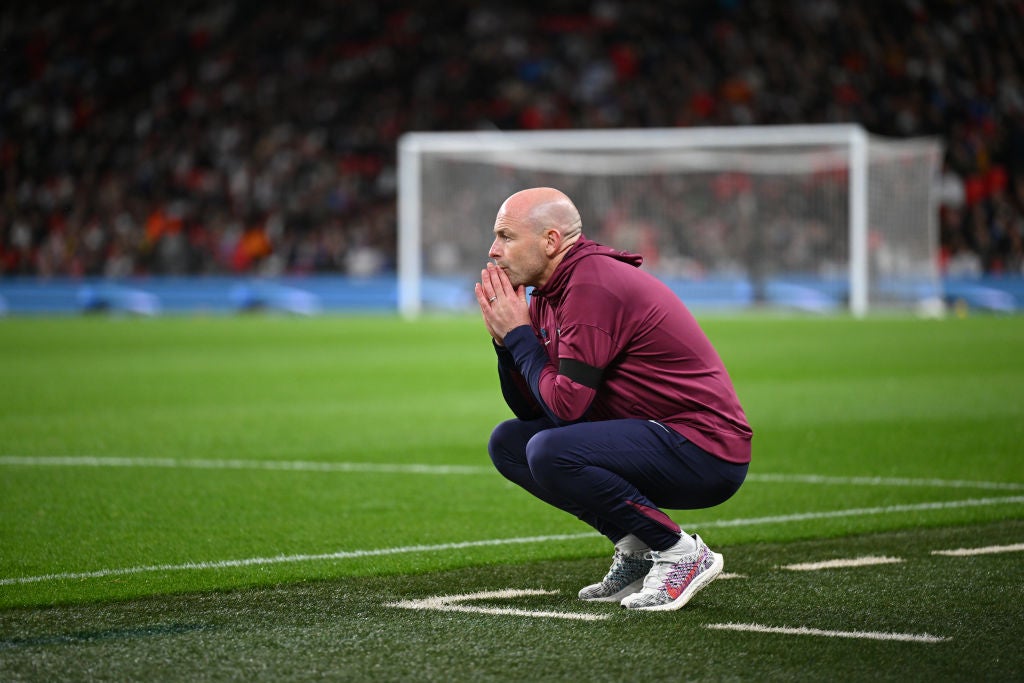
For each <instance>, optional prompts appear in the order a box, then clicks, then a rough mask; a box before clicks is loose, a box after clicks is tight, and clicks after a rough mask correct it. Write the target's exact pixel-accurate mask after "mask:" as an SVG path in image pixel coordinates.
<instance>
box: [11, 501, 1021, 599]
mask: <svg viewBox="0 0 1024 683" xmlns="http://www.w3.org/2000/svg"><path fill="white" fill-rule="evenodd" d="M1021 503H1024V496H1007V497H1003V498H978V499H967V500H960V501H944V502H941V503H918V504H916V505H892V506H889V507H878V508H860V509H852V510H833V511H829V512H805V513H800V514H795V515H777V516H772V517H751V518H746V519H727V520H719V521H715V522H704V523H700V524H692V525H688V526H692V527H695V528H712V527H735V526H755V525H759V524H779V523H786V522H803V521H808V520H814V519H831V518H836V517H853V516H860V515H877V514H889V513H897V512H917V511H925V510H948V509H954V508H964V507H978V506H987V505H1019V504H1021ZM597 536H598V534H597V532H586V533H579V534H557V535H550V536H528V537H520V538H495V539H485V540H481V541H462V542H458V543H439V544H436V545H411V546H401V547H395V548H378V549H374V550H343V551H339V552H335V553H322V554H313V555H309V554H303V555H278V556H275V557H251V558H246V559H241V560H220V561H212V562H186V563H182V564H160V565H150V566H140V567H125V568H115V569H98V570H95V571H89V572H77V573H76V572H66V573H61V574H44V575H40V576H19V577H10V578H3V579H0V586H10V585H18V584H28V583H41V582H45V581H71V580H79V579H99V578H104V577H107V576H128V575H132V574H143V573H147V572H177V571H194V570H206V569H231V568H235V567H251V566H266V565H274V564H285V563H296V562H318V561H331V560H347V559H353V558H360V557H376V556H381V555H401V554H406V553H422V552H440V551H446V550H461V549H464V548H477V547H485V546H502V545H517V544H528V543H548V542H551V541H567V540H570V541H571V540H579V539H584V538H594V537H597Z"/></svg>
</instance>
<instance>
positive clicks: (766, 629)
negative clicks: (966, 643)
mask: <svg viewBox="0 0 1024 683" xmlns="http://www.w3.org/2000/svg"><path fill="white" fill-rule="evenodd" d="M704 628H707V629H712V630H715V631H743V632H745V633H775V634H779V635H785V636H823V637H825V638H854V639H860V640H889V641H898V642H904V643H942V642H945V641H947V640H950V639H949V638H946V637H944V636H933V635H931V634H930V633H887V632H883V631H830V630H826V629H820V628H808V627H806V626H799V627H796V628H793V627H789V626H763V625H761V624H734V623H727V624H704Z"/></svg>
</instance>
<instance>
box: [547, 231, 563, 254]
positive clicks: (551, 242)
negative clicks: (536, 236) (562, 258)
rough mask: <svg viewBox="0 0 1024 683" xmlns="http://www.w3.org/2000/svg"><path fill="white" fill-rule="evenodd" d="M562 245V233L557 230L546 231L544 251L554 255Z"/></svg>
mask: <svg viewBox="0 0 1024 683" xmlns="http://www.w3.org/2000/svg"><path fill="white" fill-rule="evenodd" d="M560 246H562V235H561V234H560V233H559V232H558V231H557V230H545V231H544V253H545V254H547V255H548V256H554V255H555V254H557V253H558V249H559V247H560Z"/></svg>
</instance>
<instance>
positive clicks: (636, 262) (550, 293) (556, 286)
mask: <svg viewBox="0 0 1024 683" xmlns="http://www.w3.org/2000/svg"><path fill="white" fill-rule="evenodd" d="M592 257H604V258H613V259H615V260H616V261H622V262H623V263H628V264H629V265H631V266H633V267H634V268H639V267H640V265H641V264H642V263H643V262H644V257H643V256H641V255H640V254H633V253H630V252H628V251H620V250H618V249H612V248H611V247H606V246H605V245H603V244H598V243H597V242H594V241H593V240H589V239H587V238H586V237H585V236H583V235H580V238H579V239H578V240H576V244H574V245H572V247H571V248H570V249H569V251H568V252H567V253H566V255H565V257H564V258H563V259H562V262H561V263H559V264H558V267H557V268H555V272H554V273H552V274H551V279H550V280H548V281H547V282H546V283H545V284H544V287H542V288H538V289H536V290H534V292H533V294H534V295H535V296H541V297H544V298H549V297H553V298H558V297H559V296H560V295H561V293H562V290H564V289H565V286H566V284H568V282H569V276H570V274H571V273H572V271H573V269H574V268H575V267H576V264H577V263H579V262H580V261H581V260H583V259H585V258H592Z"/></svg>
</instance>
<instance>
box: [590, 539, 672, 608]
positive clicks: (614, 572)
mask: <svg viewBox="0 0 1024 683" xmlns="http://www.w3.org/2000/svg"><path fill="white" fill-rule="evenodd" d="M648 552H649V551H644V552H638V553H627V552H624V551H622V550H619V549H618V548H616V549H615V556H614V557H613V558H612V566H611V569H609V570H608V573H607V574H605V576H604V578H603V579H601V583H594V584H591V585H589V586H587V587H586V588H582V589H580V600H592V601H594V602H619V601H620V600H622V599H623V598H624V597H626V596H627V595H632V594H633V593H636V592H637V591H638V590H640V589H641V588H642V587H643V583H644V577H645V576H647V573H648V572H649V571H650V570H651V567H652V566H654V563H653V562H652V561H651V560H649V559H648V558H647V557H646V555H647V554H648Z"/></svg>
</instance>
